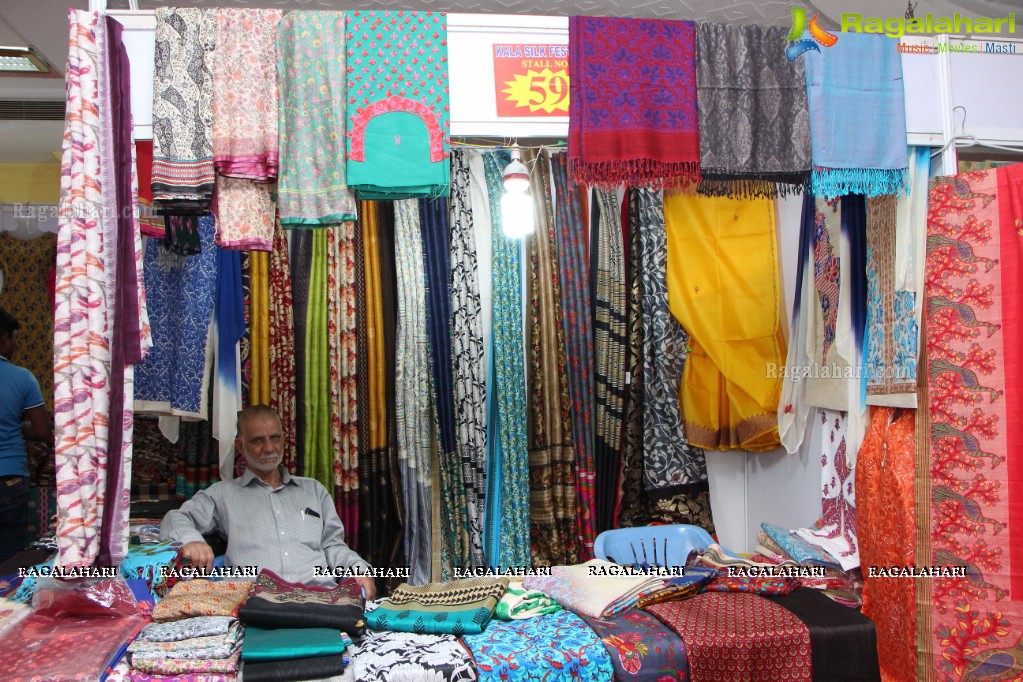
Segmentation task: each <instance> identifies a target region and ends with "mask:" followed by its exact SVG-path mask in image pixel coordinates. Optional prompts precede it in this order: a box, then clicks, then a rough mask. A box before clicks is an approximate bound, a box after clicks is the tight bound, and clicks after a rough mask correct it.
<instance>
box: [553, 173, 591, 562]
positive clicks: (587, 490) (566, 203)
mask: <svg viewBox="0 0 1023 682" xmlns="http://www.w3.org/2000/svg"><path fill="white" fill-rule="evenodd" d="M550 160H551V174H552V175H553V178H554V192H555V205H556V207H557V212H556V214H555V216H554V224H555V228H556V232H555V240H556V246H557V252H558V265H559V276H560V279H561V281H560V282H559V284H560V285H561V292H562V295H561V313H562V314H561V324H562V329H563V333H564V338H565V355H566V360H567V370H568V389H569V396H570V398H571V401H572V402H571V406H572V444H573V445H574V447H575V473H576V479H575V481H576V483H575V486H576V508H577V513H576V519H577V520H576V529H575V532H576V535H577V536H578V539H579V552H580V554H579V559H580V560H581V561H586V560H588V559H592V558H593V539H594V537H595V535H596V534H595V531H594V525H593V524H594V519H595V517H596V507H595V504H596V490H595V480H596V472H595V469H594V464H593V373H592V372H593V333H592V330H593V313H592V309H591V307H590V300H591V299H590V285H589V281H590V265H589V250H588V243H587V239H586V222H585V220H584V218H583V207H582V201H581V199H580V195H579V192H580V188H579V186H577V185H576V184H575V183H574V182H573V181H572V180H571V179H570V177H569V173H568V158H567V156H566V155H565V154H551V155H550Z"/></svg>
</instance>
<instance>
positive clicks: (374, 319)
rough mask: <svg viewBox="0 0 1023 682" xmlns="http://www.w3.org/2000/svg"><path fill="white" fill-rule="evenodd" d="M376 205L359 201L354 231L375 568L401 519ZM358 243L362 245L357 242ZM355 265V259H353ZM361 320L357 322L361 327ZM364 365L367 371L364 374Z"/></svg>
mask: <svg viewBox="0 0 1023 682" xmlns="http://www.w3.org/2000/svg"><path fill="white" fill-rule="evenodd" d="M378 213H379V210H378V206H377V204H376V202H370V201H367V202H363V203H362V206H361V208H360V221H359V223H358V227H357V229H358V230H359V231H360V233H361V240H358V241H357V242H356V249H357V252H356V253H357V255H358V247H359V246H361V247H362V262H363V263H364V270H365V275H364V278H363V279H364V283H365V286H364V287H363V291H364V294H363V299H364V301H365V305H364V309H365V324H360V326H359V329H358V332H359V338H360V339H363V338H364V339H365V352H363V348H362V347H361V346H360V348H359V367H360V372H359V384H360V389H361V390H360V391H359V402H360V403H362V402H363V401H365V402H367V403H368V405H367V408H368V419H367V420H365V421H363V420H361V419H360V424H361V425H362V426H363V428H362V429H361V430H360V434H361V436H362V437H361V438H360V440H359V495H360V498H359V518H360V522H361V527H360V529H359V538H360V540H359V542H360V547H359V553H360V554H361V555H362V556H363V557H365V558H366V560H367V561H369V562H370V564H372V565H374V566H385V565H387V564H388V563H389V562H391V561H392V558H391V550H392V548H393V546H394V541H395V538H399V542H400V537H401V529H400V525H399V524H400V519H399V518H398V515H397V511H396V509H395V506H394V489H395V488H396V487H397V488H400V486H401V482H400V481H399V480H396V479H395V478H394V476H393V474H392V472H391V465H390V462H389V460H388V449H387V422H388V410H389V407H388V402H387V377H388V376H389V375H391V374H392V372H391V367H393V365H391V366H388V365H387V364H386V354H385V351H384V348H385V330H384V319H383V318H384V305H383V294H382V282H381V267H380V238H379V236H378V234H379V230H380V226H379V221H378ZM360 242H361V243H360ZM356 262H357V263H358V260H357V261H356ZM361 322H362V320H361V318H360V323H361ZM363 361H364V362H365V367H366V370H365V371H362V366H363V364H362V363H363Z"/></svg>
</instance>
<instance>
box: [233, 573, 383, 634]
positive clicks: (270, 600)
mask: <svg viewBox="0 0 1023 682" xmlns="http://www.w3.org/2000/svg"><path fill="white" fill-rule="evenodd" d="M365 603H366V602H365V600H364V599H363V598H362V588H361V587H360V586H359V583H358V582H356V581H355V580H354V579H353V578H346V579H344V580H342V581H341V582H339V583H338V584H337V585H336V586H334V587H319V586H316V585H303V584H301V583H292V582H288V581H287V580H285V579H284V578H282V577H280V576H279V575H277V574H276V573H274V572H273V571H268V570H266V569H263V571H262V572H260V574H259V577H258V578H256V581H255V583H253V584H252V594H251V595H249V599H248V600H247V601H246V602H245V604H244V605H243V606H242V607H241V609H239V611H238V618H239V619H240V620H241V621H242V622H243V623H245V624H246V625H257V626H260V627H268V628H275V627H285V628H286V627H299V628H310V627H315V628H334V629H336V630H343V631H345V632H347V633H348V634H349V635H351V636H353V637H354V636H357V635H361V634H362V632H363V630H365V627H366V621H365V617H364V615H363V609H364V608H365Z"/></svg>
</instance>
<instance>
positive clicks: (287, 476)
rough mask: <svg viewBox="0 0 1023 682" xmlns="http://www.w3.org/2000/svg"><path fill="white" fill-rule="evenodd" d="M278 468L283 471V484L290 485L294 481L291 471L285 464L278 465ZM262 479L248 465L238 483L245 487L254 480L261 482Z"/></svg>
mask: <svg viewBox="0 0 1023 682" xmlns="http://www.w3.org/2000/svg"><path fill="white" fill-rule="evenodd" d="M277 470H278V471H280V472H281V483H282V484H283V485H289V484H290V483H291V482H292V481H293V478H292V476H291V473H290V472H289V471H288V470H287V469H285V468H284V467H283V466H280V465H278V466H277ZM262 480H263V479H261V478H260V477H259V476H257V475H256V472H254V471H253V470H252V469H250V468H248V467H245V473H244V474H242V475H241V478H239V479H238V485H240V486H242V487H243V488H244V487H245V486H247V485H248V484H250V483H252V482H253V481H260V482H262Z"/></svg>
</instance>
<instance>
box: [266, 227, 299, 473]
mask: <svg viewBox="0 0 1023 682" xmlns="http://www.w3.org/2000/svg"><path fill="white" fill-rule="evenodd" d="M268 276H269V279H270V282H269V293H268V298H269V314H268V324H269V327H270V348H269V372H270V396H269V401H268V403H267V404H268V405H269V406H270V407H271V408H273V410H274V411H275V412H276V413H277V416H279V417H280V419H281V432H282V433H281V435H282V436H283V437H284V442H283V444H282V453H281V455H282V457H283V461H282V464H283V465H284V468H285V469H287V470H288V471H289V472H291V473H292V474H296V473H298V468H297V463H296V459H295V457H296V452H295V450H296V442H295V440H296V435H295V426H296V424H295V398H296V392H295V321H294V314H293V309H292V305H293V301H292V296H291V262H290V260H289V255H288V238H287V237H286V236H285V234H284V231H283V230H282V229H281V224H280V222H278V223H277V225H276V226H275V227H274V242H273V251H271V252H270V270H269V273H268Z"/></svg>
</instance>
